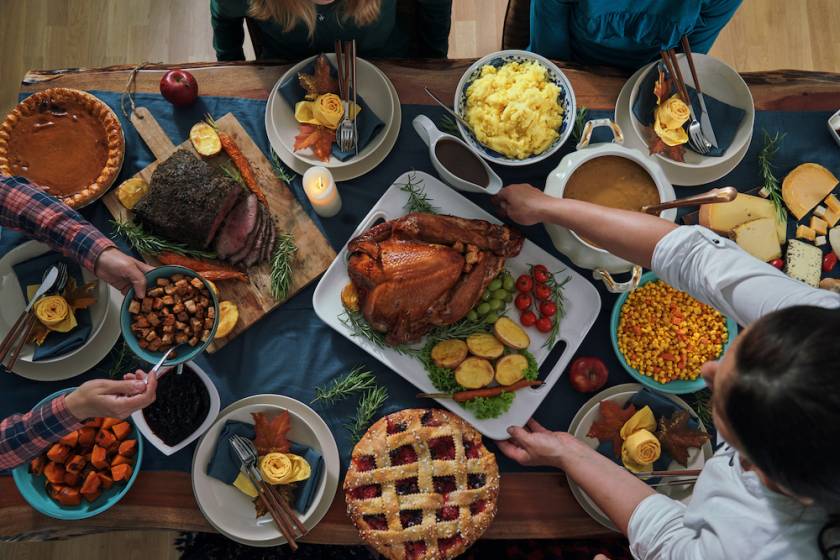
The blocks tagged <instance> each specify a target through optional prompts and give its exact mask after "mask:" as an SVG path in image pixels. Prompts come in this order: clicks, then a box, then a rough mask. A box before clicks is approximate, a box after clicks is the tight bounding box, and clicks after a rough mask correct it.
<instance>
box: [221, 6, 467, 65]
mask: <svg viewBox="0 0 840 560" xmlns="http://www.w3.org/2000/svg"><path fill="white" fill-rule="evenodd" d="M398 2H399V3H401V4H402V6H400V7H398V6H397V3H398ZM413 4H414V5H415V6H416V10H415V11H414V13H409V12H408V11H406V10H405V9H403V8H404V7H405V6H406V5H407V4H406V0H382V6H381V8H380V14H379V19H378V20H377V21H375V22H373V23H371V24H370V25H366V26H364V27H357V26H356V25H355V24H354V23H353V20H352V19H349V20H346V21H341V19H340V17H339V15H340V10H339V8H340V6H341V0H336V1H335V2H333V3H332V4H327V5H316V10H317V12H318V17H317V21H316V25H315V34H314V36H313V37H312V39H310V38H309V37H308V33H307V29H306V27H305V26H304V25H302V24H299V25H297V26H296V27H295V28H294V29H292V30H290V31H288V32H284V31H283V29H282V27H281V26H280V25H279V24H277V23H275V22H273V21H255V23H256V24H257V26H258V28H259V30H260V31H261V36H262V41H263V45H262V46H263V52H262V53H261V55H260V58H263V59H287V60H292V59H299V58H304V57H307V56H311V55H313V54H317V53H321V52H332V51H333V50H334V43H335V40H336V39H344V40H347V39H356V48H357V52H358V54H359V56H362V57H365V58H399V57H403V58H407V57H421V58H446V54H447V52H448V48H449V27H450V24H451V11H452V0H413ZM248 6H249V1H248V0H210V15H211V22H212V24H213V47H214V48H215V49H216V58H217V59H218V60H245V54H244V52H243V50H242V43H243V41H244V39H245V31H244V29H243V21H244V18H245V15H246V14H247V13H248Z"/></svg>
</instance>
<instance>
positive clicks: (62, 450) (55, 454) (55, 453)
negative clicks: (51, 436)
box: [47, 443, 70, 463]
mask: <svg viewBox="0 0 840 560" xmlns="http://www.w3.org/2000/svg"><path fill="white" fill-rule="evenodd" d="M69 456H70V448H69V447H67V446H66V445H61V444H60V443H54V444H53V446H52V447H50V450H49V451H47V459H49V460H50V461H53V462H54V463H63V462H65V461H66V460H67V458H68V457H69Z"/></svg>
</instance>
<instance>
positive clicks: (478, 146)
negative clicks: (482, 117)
mask: <svg viewBox="0 0 840 560" xmlns="http://www.w3.org/2000/svg"><path fill="white" fill-rule="evenodd" d="M524 61H536V62H538V63H539V64H540V65H541V66H543V67H544V68H546V69H547V70H548V73H547V76H548V79H549V80H550V81H551V82H553V83H554V84H555V85H557V86H558V87H559V88H560V106H561V107H562V108H563V122H562V123H561V124H560V130H559V131H558V132H559V134H560V136H559V137H558V138H557V139H556V140H555V141H554V143H553V144H551V145H550V146H549V147H548V148H546V149H545V150H544V151H542V152H541V153H539V154H535V155H533V156H530V157H527V158H525V159H516V158H511V157H507V156H504V155H502V154H500V153H498V152H496V151H494V150H491V149H490V148H488V147H487V146H485V145H484V144H482V143H481V142H479V141H478V140H477V139H476V137H475V136H474V135H473V133H472V132H471V131H470V130H469V129H468V128H467V127H466V126H464V125H463V124H461V122H460V121H459V122H458V123H457V124H458V130H460V131H461V136H462V137H463V138H464V140H465V141H466V142H467V143H468V144H469V145H470V146H471V147H472V148H473V151H475V153H477V154H479V155H480V156H481V157H483V158H484V159H486V160H487V161H492V162H493V163H498V164H500V165H508V166H512V167H516V166H522V165H531V164H532V163H536V162H538V161H542V160H544V159H545V158H547V157H548V156H550V155H551V154H553V153H554V152H556V151H557V150H559V149H560V146H562V145H563V144H564V143H565V142H566V140H568V138H569V136H571V134H572V129H573V128H574V125H575V115H576V105H575V92H574V90H573V89H572V83H571V82H570V81H569V79H568V78H566V75H565V74H564V73H563V72H562V70H560V68H558V67H557V65H556V64H554V63H553V62H551V61H550V60H548V59H547V58H545V57H543V56H540V55H538V54H536V53H532V52H528V51H517V50H507V51H499V52H495V53H492V54H488V55H487V56H485V57H484V58H480V59H478V60H477V61H475V62H474V63H473V64H472V65H471V66H470V67H469V68H467V71H466V72H464V75H463V76H461V80H460V81H459V82H458V87H457V88H456V89H455V112H457V113H458V114H460V115H463V114H464V113H465V109H466V105H467V87H468V86H469V85H470V84H471V83H472V82H473V81H474V80H475V79H476V78H477V77H478V74H479V72H480V71H481V69H482V68H483V67H484V66H486V65H488V64H491V65H493V66H502V65H503V64H506V63H508V62H524Z"/></svg>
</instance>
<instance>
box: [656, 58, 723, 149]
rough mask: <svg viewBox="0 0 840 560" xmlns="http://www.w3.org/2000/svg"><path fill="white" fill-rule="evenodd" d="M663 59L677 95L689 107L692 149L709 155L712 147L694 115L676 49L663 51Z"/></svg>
mask: <svg viewBox="0 0 840 560" xmlns="http://www.w3.org/2000/svg"><path fill="white" fill-rule="evenodd" d="M661 54H662V59H663V60H664V61H665V67H666V69H667V70H668V74H669V75H670V76H671V77H672V78H673V80H674V84H675V85H676V87H677V93H678V94H679V96H680V98H681V99H682V100H683V102H684V103H685V104H686V105H687V106H688V112H689V115H690V121H689V124H688V141H689V144H690V145H691V148H692V149H693V150H694V151H695V152H697V153H698V154H701V155H705V154H707V153H709V149H710V148H711V145H710V144H709V143H708V141H707V140H706V138H705V137H704V136H703V133H702V131H701V128H700V123H699V122H698V120H697V116H696V115H695V114H694V106H693V105H692V104H691V98H690V97H689V96H688V90H687V89H686V87H685V82H684V81H683V78H682V72H681V71H680V66H679V63H678V61H677V56H676V54H675V53H674V49H668V50H667V51H662V53H661Z"/></svg>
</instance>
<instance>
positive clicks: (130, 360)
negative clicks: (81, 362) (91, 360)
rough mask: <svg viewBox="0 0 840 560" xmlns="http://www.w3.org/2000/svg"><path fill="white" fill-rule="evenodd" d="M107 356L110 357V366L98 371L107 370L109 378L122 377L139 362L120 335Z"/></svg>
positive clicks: (131, 370)
mask: <svg viewBox="0 0 840 560" xmlns="http://www.w3.org/2000/svg"><path fill="white" fill-rule="evenodd" d="M108 357H109V358H112V361H111V367H109V368H108V369H107V370H106V369H104V368H102V369H100V371H107V373H108V378H109V379H122V376H123V375H125V374H126V373H129V372H133V371H134V370H135V369H136V368H137V366H138V365H139V364H140V362H139V361H138V360H137V358H136V357H135V356H134V354H133V353H132V352H131V349H130V348H129V347H128V344H126V342H125V339H124V338H122V337H121V338H120V341H119V343H118V344H116V345H114V347H113V348H111V351H110V352H109V353H108ZM97 369H99V368H97Z"/></svg>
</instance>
